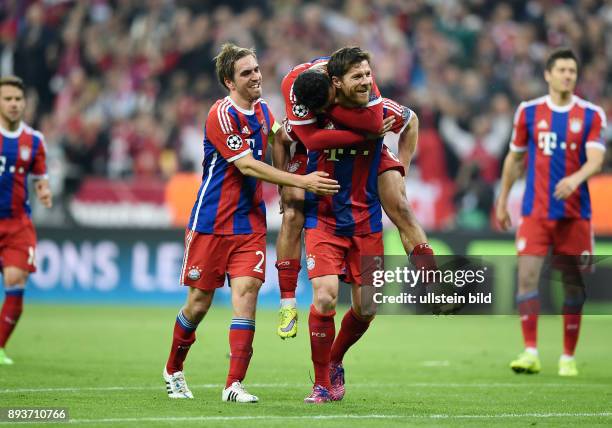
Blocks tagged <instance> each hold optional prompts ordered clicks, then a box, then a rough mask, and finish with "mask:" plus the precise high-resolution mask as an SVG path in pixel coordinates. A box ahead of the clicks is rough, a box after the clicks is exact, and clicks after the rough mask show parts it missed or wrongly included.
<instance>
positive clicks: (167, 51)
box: [0, 0, 612, 228]
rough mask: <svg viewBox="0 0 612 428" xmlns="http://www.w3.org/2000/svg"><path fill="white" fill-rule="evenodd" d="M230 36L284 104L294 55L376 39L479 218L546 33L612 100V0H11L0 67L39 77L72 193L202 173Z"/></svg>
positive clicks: (432, 164)
mask: <svg viewBox="0 0 612 428" xmlns="http://www.w3.org/2000/svg"><path fill="white" fill-rule="evenodd" d="M226 41H234V42H236V43H238V44H241V45H244V46H249V47H251V46H252V47H255V48H256V49H257V52H258V58H259V61H260V66H261V69H262V71H263V75H264V86H265V89H264V94H265V97H266V99H268V101H269V104H270V106H271V108H272V110H273V111H274V113H275V114H276V116H277V117H278V118H279V119H280V118H282V117H283V109H284V106H283V104H282V98H281V97H280V93H279V92H280V91H279V88H280V81H281V79H282V77H283V76H284V75H285V74H286V73H287V72H288V71H289V70H290V69H291V67H293V66H294V65H296V64H298V63H301V62H304V61H306V60H309V59H311V58H313V57H315V56H319V55H326V54H330V53H331V52H332V51H334V50H335V49H337V48H339V47H341V46H343V45H347V44H358V45H360V46H362V47H364V48H365V49H368V50H370V51H371V53H372V54H373V68H374V71H375V73H376V78H377V82H378V84H379V87H380V88H381V91H382V93H383V95H385V96H387V97H390V98H393V99H395V100H397V101H399V102H402V103H404V104H406V105H408V106H410V107H411V108H412V109H413V110H415V111H416V112H417V114H419V116H420V118H421V128H422V132H421V141H420V150H421V151H422V152H421V153H419V154H418V158H417V159H416V161H415V163H414V166H413V169H414V171H416V175H418V177H419V178H418V179H419V180H422V181H423V182H425V183H427V184H428V185H431V186H434V187H436V188H439V191H437V194H440V195H447V194H449V193H450V194H453V193H454V194H455V198H454V199H455V202H456V210H457V212H458V214H459V215H458V216H457V217H456V221H455V224H456V225H457V226H465V225H467V223H469V224H470V225H472V226H473V227H479V228H481V227H486V226H487V224H488V223H487V222H486V221H481V220H478V219H486V218H487V217H488V212H487V210H488V209H489V207H490V204H491V201H492V192H493V190H492V189H494V187H495V184H496V181H497V179H498V176H499V166H500V159H501V158H502V157H503V155H504V153H505V151H506V148H507V143H508V136H509V133H510V129H511V121H512V114H513V111H514V109H515V108H516V106H517V105H518V102H520V101H522V100H525V99H529V98H533V97H535V96H540V95H543V94H544V90H545V85H544V82H543V78H542V71H543V61H544V58H545V57H546V53H547V50H548V49H549V48H551V47H557V46H560V45H568V46H570V47H572V48H573V49H574V50H575V51H576V52H577V53H578V54H579V56H580V58H581V64H580V78H579V84H578V88H577V93H578V94H579V95H581V96H584V97H585V98H587V99H589V100H590V101H592V102H595V103H597V104H599V105H602V106H603V107H604V109H606V111H607V112H608V115H609V114H610V111H612V78H611V77H612V67H611V65H612V4H611V3H610V2H609V1H602V0H574V1H571V2H563V1H560V0H516V1H512V2H509V1H508V2H496V1H492V0H468V1H465V2H459V1H439V0H415V1H410V2H407V1H403V0H373V1H366V0H333V1H332V0H329V1H318V2H315V1H307V0H285V1H280V0H256V1H252V2H248V3H245V2H239V1H225V2H222V3H220V2H214V1H208V0H146V1H117V0H83V1H76V0H56V1H43V0H40V1H36V0H3V1H2V2H0V72H1V73H2V74H11V73H13V74H17V75H19V76H21V77H22V78H23V79H24V80H25V82H26V84H27V85H28V87H29V88H30V91H29V93H28V102H29V110H28V113H27V118H28V121H30V122H31V123H32V125H34V126H36V127H40V128H44V129H43V131H44V132H45V134H47V135H48V138H47V140H48V141H47V143H48V145H49V146H51V150H52V151H54V153H57V156H56V157H55V158H56V159H63V162H65V165H64V166H63V167H62V171H63V172H62V176H63V177H65V183H62V186H61V187H60V188H61V189H63V190H64V192H65V193H66V194H67V195H70V194H71V193H72V192H75V191H77V190H78V187H79V184H80V183H81V182H82V179H83V177H86V176H90V175H95V176H100V177H107V178H129V177H157V178H163V179H168V178H170V177H171V176H172V175H174V174H176V173H178V172H190V171H197V172H200V171H201V157H202V153H201V152H202V146H201V140H202V135H203V133H202V130H203V124H204V120H205V117H206V113H207V111H208V109H209V107H210V105H211V103H212V102H213V101H214V100H215V99H217V98H219V97H221V96H223V94H224V92H223V90H222V89H221V88H220V87H219V85H218V84H217V83H216V76H215V75H214V64H213V60H212V58H213V57H214V55H215V54H216V51H217V50H218V48H219V46H220V45H221V44H222V43H224V42H226ZM611 133H612V128H608V135H607V136H606V138H607V139H608V140H610V138H611ZM50 136H52V137H50ZM423 151H427V152H426V153H423ZM611 164H612V158H611V157H610V156H608V162H607V166H606V167H607V168H608V169H610V167H611ZM67 197H68V196H67ZM472 214H473V215H472ZM462 219H466V220H465V221H463V220H462ZM475 219H476V220H475ZM445 224H446V223H445Z"/></svg>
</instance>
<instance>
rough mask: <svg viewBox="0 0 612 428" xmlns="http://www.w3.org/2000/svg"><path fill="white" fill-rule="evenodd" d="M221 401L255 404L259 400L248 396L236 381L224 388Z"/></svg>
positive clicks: (251, 395)
mask: <svg viewBox="0 0 612 428" xmlns="http://www.w3.org/2000/svg"><path fill="white" fill-rule="evenodd" d="M221 400H222V401H235V402H237V403H257V402H258V401H259V398H257V397H256V396H255V395H253V394H249V393H248V392H247V391H246V390H245V389H244V386H242V384H241V383H240V382H238V381H236V382H234V383H232V384H231V385H230V386H228V387H227V388H225V389H224V390H223V392H222V393H221Z"/></svg>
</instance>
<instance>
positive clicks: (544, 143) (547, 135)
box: [538, 132, 557, 156]
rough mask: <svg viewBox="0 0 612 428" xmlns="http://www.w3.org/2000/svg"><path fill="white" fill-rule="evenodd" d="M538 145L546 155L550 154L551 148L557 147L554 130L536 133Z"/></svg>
mask: <svg viewBox="0 0 612 428" xmlns="http://www.w3.org/2000/svg"><path fill="white" fill-rule="evenodd" d="M538 147H539V148H540V149H542V153H544V154H545V155H546V156H552V154H553V150H554V149H556V148H557V134H555V133H554V132H540V133H539V134H538Z"/></svg>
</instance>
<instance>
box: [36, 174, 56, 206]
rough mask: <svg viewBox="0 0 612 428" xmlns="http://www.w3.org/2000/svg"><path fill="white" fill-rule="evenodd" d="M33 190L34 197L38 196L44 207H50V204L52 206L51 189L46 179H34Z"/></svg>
mask: <svg viewBox="0 0 612 428" xmlns="http://www.w3.org/2000/svg"><path fill="white" fill-rule="evenodd" d="M34 190H35V191H36V197H38V200H39V201H40V203H41V204H43V206H44V207H45V208H51V206H53V200H52V198H51V189H50V188H49V182H48V181H47V180H38V181H35V182H34Z"/></svg>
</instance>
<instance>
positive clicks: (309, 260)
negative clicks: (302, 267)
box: [306, 254, 315, 270]
mask: <svg viewBox="0 0 612 428" xmlns="http://www.w3.org/2000/svg"><path fill="white" fill-rule="evenodd" d="M306 268H307V269H308V270H313V269H314V268H315V257H314V256H313V255H312V254H308V256H307V257H306Z"/></svg>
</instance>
